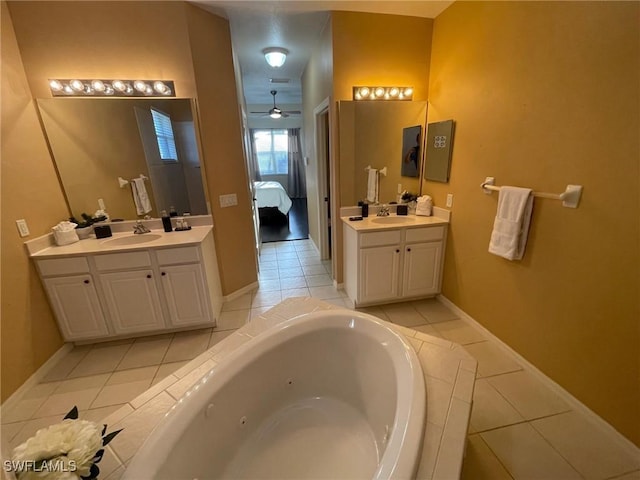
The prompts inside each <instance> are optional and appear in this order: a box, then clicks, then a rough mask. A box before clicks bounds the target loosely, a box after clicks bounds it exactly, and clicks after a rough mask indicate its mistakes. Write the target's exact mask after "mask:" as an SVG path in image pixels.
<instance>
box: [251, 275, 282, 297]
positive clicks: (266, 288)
mask: <svg viewBox="0 0 640 480" xmlns="http://www.w3.org/2000/svg"><path fill="white" fill-rule="evenodd" d="M258 284H259V287H258V290H256V294H259V293H262V292H273V291H277V290H280V279H279V278H270V279H267V280H260V281H259V282H258Z"/></svg>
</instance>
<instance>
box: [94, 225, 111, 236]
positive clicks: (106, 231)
mask: <svg viewBox="0 0 640 480" xmlns="http://www.w3.org/2000/svg"><path fill="white" fill-rule="evenodd" d="M93 233H95V234H96V238H107V237H111V236H112V233H111V227H110V226H109V225H94V227H93Z"/></svg>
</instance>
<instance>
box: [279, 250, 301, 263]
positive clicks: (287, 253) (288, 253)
mask: <svg viewBox="0 0 640 480" xmlns="http://www.w3.org/2000/svg"><path fill="white" fill-rule="evenodd" d="M276 252H277V253H276V255H277V257H278V262H280V261H282V260H290V259H292V258H293V259H295V260H298V254H297V253H296V250H295V248H291V250H280V249H278V250H277V251H276Z"/></svg>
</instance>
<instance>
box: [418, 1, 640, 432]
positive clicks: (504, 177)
mask: <svg viewBox="0 0 640 480" xmlns="http://www.w3.org/2000/svg"><path fill="white" fill-rule="evenodd" d="M639 15H640V4H639V3H638V2H621V3H616V2H557V3H556V2H495V3H492V2H460V1H459V2H455V3H454V4H453V5H452V6H451V7H449V8H448V9H447V10H445V11H444V12H443V13H442V14H441V15H440V16H438V17H437V18H436V20H435V24H434V35H433V51H432V62H431V77H430V86H429V103H430V105H429V114H428V116H429V122H433V121H439V120H445V119H450V118H452V119H454V120H455V121H456V131H455V141H454V146H453V163H452V172H451V181H450V183H449V184H438V183H433V182H426V183H425V184H424V191H425V192H427V193H429V194H431V195H432V196H433V197H434V201H435V204H436V205H441V206H442V205H444V203H445V196H446V194H447V193H453V194H454V204H453V215H452V224H451V227H450V233H449V237H448V244H447V251H446V261H445V272H444V286H443V293H444V295H445V296H446V297H447V298H449V299H450V300H451V301H453V302H454V303H455V304H456V305H458V306H459V307H460V308H462V309H463V310H464V311H466V312H467V313H469V314H470V315H471V316H472V317H474V318H475V319H476V320H478V321H479V322H480V323H482V324H483V325H484V326H485V327H487V328H488V329H489V330H491V331H492V332H493V333H494V334H496V335H497V336H498V337H500V338H501V339H502V340H503V341H505V342H506V343H507V344H509V345H510V346H511V347H512V348H514V349H515V350H516V351H517V352H518V353H520V354H521V355H523V356H524V357H525V358H526V359H528V360H529V361H530V362H532V363H533V364H534V365H535V366H537V367H538V368H539V369H540V370H542V371H543V372H544V373H545V374H546V375H548V376H549V377H550V378H552V379H553V380H554V381H556V382H558V383H559V384H560V385H562V386H563V387H564V388H565V389H567V390H568V391H569V392H570V393H572V394H573V395H574V396H575V397H576V398H578V399H579V400H580V401H582V402H583V403H584V404H585V405H587V406H588V407H589V408H591V409H592V410H593V411H595V412H596V413H597V414H599V415H600V416H602V417H603V418H604V419H605V420H607V421H608V422H609V423H611V424H612V425H613V426H614V427H615V428H617V429H618V430H619V431H620V432H622V433H623V434H624V435H626V436H627V437H628V438H629V439H631V440H632V441H633V442H635V443H636V444H640V382H639V381H638V379H639V378H640V370H639V369H640V362H639V361H638V352H639V351H640V340H639V338H638V337H639V334H640V332H639V323H638V322H639V319H640V305H639V302H640V300H639V298H640V295H639V293H640V292H639V278H638V270H639V260H640V258H639V256H640V249H639V240H640V226H639V222H640V214H639V202H638V191H639V177H640V170H639V158H640V147H639V138H638V132H639V131H640V119H639V108H640V97H639V89H638V87H639V84H640V78H639V74H640V38H639V29H638V18H639ZM486 176H495V177H496V182H497V184H499V185H519V186H526V187H532V188H533V189H534V190H538V191H547V192H561V191H564V188H565V186H566V185H567V184H581V185H584V193H583V198H582V201H581V203H580V206H579V208H578V209H576V210H573V209H568V208H563V207H562V206H561V204H560V202H558V201H554V200H544V199H536V201H535V206H534V213H533V219H532V225H531V230H530V233H529V241H528V244H527V249H526V253H525V257H524V259H523V260H522V261H519V262H518V261H516V262H509V261H507V260H504V259H502V258H499V257H496V256H494V255H491V254H489V253H488V252H487V247H488V244H489V238H490V233H491V229H492V225H493V218H494V216H495V211H496V202H497V195H496V194H494V195H492V196H486V195H484V194H483V193H482V192H481V190H480V188H479V185H480V183H481V182H482V181H483V180H484V178H485V177H486Z"/></svg>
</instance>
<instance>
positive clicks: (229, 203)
mask: <svg viewBox="0 0 640 480" xmlns="http://www.w3.org/2000/svg"><path fill="white" fill-rule="evenodd" d="M235 205H238V196H237V195H236V194H235V193H230V194H228V195H220V207H222V208H225V207H233V206H235Z"/></svg>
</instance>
